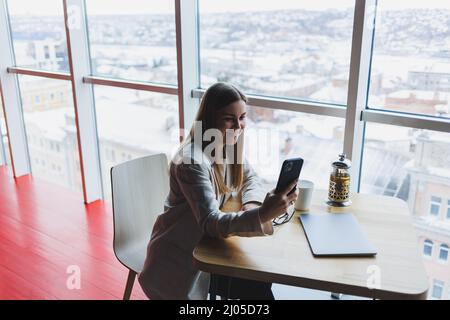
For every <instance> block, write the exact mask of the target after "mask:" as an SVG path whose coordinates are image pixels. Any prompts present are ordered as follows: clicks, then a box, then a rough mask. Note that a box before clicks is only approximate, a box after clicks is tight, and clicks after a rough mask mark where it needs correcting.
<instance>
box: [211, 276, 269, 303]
mask: <svg viewBox="0 0 450 320" xmlns="http://www.w3.org/2000/svg"><path fill="white" fill-rule="evenodd" d="M214 289H215V290H214ZM214 291H215V292H214ZM209 293H210V294H214V293H215V294H217V295H219V296H221V297H226V298H229V299H241V300H275V297H274V296H273V293H272V283H267V282H262V281H255V280H246V279H241V278H234V277H227V276H221V275H215V274H211V285H210V288H209Z"/></svg>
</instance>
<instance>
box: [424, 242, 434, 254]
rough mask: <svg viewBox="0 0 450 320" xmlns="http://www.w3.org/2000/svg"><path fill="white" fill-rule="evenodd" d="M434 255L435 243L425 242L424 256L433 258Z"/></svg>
mask: <svg viewBox="0 0 450 320" xmlns="http://www.w3.org/2000/svg"><path fill="white" fill-rule="evenodd" d="M432 254H433V241H431V240H425V241H424V243H423V255H424V256H427V257H431V256H432Z"/></svg>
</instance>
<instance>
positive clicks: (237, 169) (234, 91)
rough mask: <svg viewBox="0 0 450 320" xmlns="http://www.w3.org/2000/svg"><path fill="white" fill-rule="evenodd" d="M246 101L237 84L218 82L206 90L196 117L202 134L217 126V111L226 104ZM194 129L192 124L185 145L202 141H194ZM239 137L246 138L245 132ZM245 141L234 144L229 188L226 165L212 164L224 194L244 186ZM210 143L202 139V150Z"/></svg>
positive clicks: (221, 191) (216, 180) (216, 179)
mask: <svg viewBox="0 0 450 320" xmlns="http://www.w3.org/2000/svg"><path fill="white" fill-rule="evenodd" d="M241 100H242V101H244V102H246V103H247V102H248V99H247V97H246V96H245V95H244V94H243V93H242V92H241V91H240V90H239V89H238V88H236V87H235V86H233V85H231V84H228V83H224V82H218V83H216V84H214V85H212V86H211V87H209V88H208V90H206V92H205V94H204V95H203V97H202V100H201V102H200V108H199V110H198V112H197V115H196V117H195V121H201V123H202V135H201V137H203V134H204V133H205V131H206V130H208V129H212V128H217V124H216V112H217V111H218V110H220V109H222V108H225V107H226V106H228V105H230V104H232V103H234V102H236V101H241ZM194 131H195V125H194V126H192V128H191V130H190V132H189V136H188V138H187V139H186V140H185V141H184V142H183V143H182V146H181V147H183V146H184V145H186V144H188V143H190V142H194V143H200V141H194ZM239 139H244V134H242V135H241V136H240V137H239ZM243 142H244V140H242V141H240V143H236V144H234V145H233V148H234V152H233V155H234V159H233V161H232V162H231V176H232V182H231V188H229V187H228V186H227V185H226V183H225V177H224V175H223V173H222V172H224V165H223V164H222V163H217V162H214V163H213V164H212V167H213V170H214V181H215V183H216V185H217V186H218V189H219V194H224V193H227V192H231V191H238V190H240V189H241V187H242V183H243V180H244V166H243V164H242V161H238V160H242V159H243V158H242V153H243V147H242V146H243ZM207 145H208V142H206V141H201V148H202V151H204V150H205V147H206V146H207Z"/></svg>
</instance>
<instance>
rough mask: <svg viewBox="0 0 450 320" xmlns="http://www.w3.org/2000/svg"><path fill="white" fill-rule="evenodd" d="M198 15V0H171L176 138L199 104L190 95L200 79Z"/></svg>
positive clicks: (193, 117)
mask: <svg viewBox="0 0 450 320" xmlns="http://www.w3.org/2000/svg"><path fill="white" fill-rule="evenodd" d="M198 19H199V17H198V0H183V1H181V0H175V27H176V42H177V72H178V84H177V86H178V105H179V122H180V139H181V138H182V137H184V132H185V130H189V129H190V127H191V126H192V124H193V122H194V119H195V114H196V112H197V109H198V106H199V99H198V98H197V97H194V96H193V95H192V90H194V89H196V88H198V86H199V83H200V80H199V79H200V75H199V70H200V67H199V63H200V59H199V47H198V36H199V30H198Z"/></svg>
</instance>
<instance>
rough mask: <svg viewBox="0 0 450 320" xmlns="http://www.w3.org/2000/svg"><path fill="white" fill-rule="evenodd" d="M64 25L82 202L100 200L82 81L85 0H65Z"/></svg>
mask: <svg viewBox="0 0 450 320" xmlns="http://www.w3.org/2000/svg"><path fill="white" fill-rule="evenodd" d="M63 4H64V21H65V29H66V40H67V51H68V59H69V67H70V74H71V82H72V94H73V102H74V110H75V124H76V127H77V142H78V152H79V159H80V171H81V179H82V185H83V196H84V202H85V203H90V202H93V201H95V200H98V199H101V198H102V197H103V190H102V180H101V168H100V156H99V149H98V144H99V143H98V136H97V126H96V117H95V107H94V94H93V89H92V84H89V83H84V82H83V77H84V76H86V75H89V74H90V73H91V66H90V60H89V59H90V57H89V43H88V37H87V19H86V10H85V2H84V0H64V1H63Z"/></svg>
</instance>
